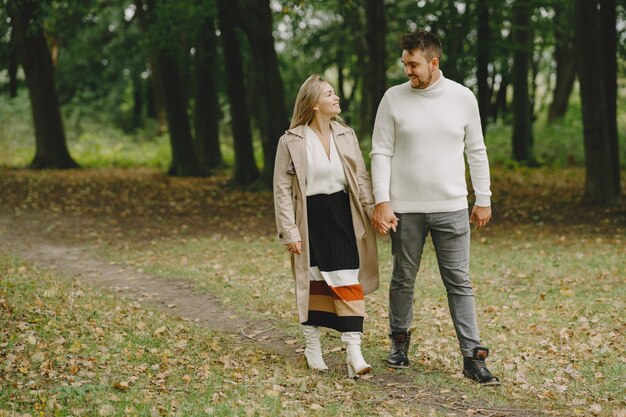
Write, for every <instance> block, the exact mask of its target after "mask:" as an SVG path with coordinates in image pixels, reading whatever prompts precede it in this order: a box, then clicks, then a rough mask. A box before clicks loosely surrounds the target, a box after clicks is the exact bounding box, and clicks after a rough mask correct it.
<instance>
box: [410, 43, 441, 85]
mask: <svg viewBox="0 0 626 417" xmlns="http://www.w3.org/2000/svg"><path fill="white" fill-rule="evenodd" d="M401 61H402V65H404V74H405V75H406V76H407V77H409V79H410V80H411V87H413V88H420V89H423V88H426V87H428V86H429V85H430V83H431V82H432V79H433V71H434V70H435V69H437V65H438V63H439V59H438V58H433V59H431V60H430V61H429V60H428V59H427V58H426V55H425V54H424V52H422V51H420V50H419V49H414V50H413V51H412V52H409V51H407V50H406V49H405V50H403V51H402V59H401Z"/></svg>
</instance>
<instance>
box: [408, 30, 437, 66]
mask: <svg viewBox="0 0 626 417" xmlns="http://www.w3.org/2000/svg"><path fill="white" fill-rule="evenodd" d="M400 46H401V47H402V49H403V50H407V51H409V52H413V50H415V49H419V50H420V51H422V52H423V53H425V54H426V56H427V58H428V59H433V58H438V59H441V41H440V40H439V38H438V37H437V35H435V34H433V33H431V32H428V31H426V30H416V31H415V32H409V33H405V34H404V35H402V37H401V38H400Z"/></svg>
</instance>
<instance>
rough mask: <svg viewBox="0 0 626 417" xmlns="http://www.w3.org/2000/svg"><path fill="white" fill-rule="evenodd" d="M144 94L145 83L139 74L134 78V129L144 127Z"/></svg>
mask: <svg viewBox="0 0 626 417" xmlns="http://www.w3.org/2000/svg"><path fill="white" fill-rule="evenodd" d="M143 94H144V93H143V82H142V80H141V77H140V76H139V74H135V76H134V77H133V127H140V126H142V125H143V108H144V97H143Z"/></svg>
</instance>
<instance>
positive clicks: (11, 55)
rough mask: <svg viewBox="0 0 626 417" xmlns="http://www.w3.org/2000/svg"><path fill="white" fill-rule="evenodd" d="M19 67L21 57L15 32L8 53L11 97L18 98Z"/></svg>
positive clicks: (12, 33)
mask: <svg viewBox="0 0 626 417" xmlns="http://www.w3.org/2000/svg"><path fill="white" fill-rule="evenodd" d="M18 65H19V57H18V55H17V45H16V42H15V31H11V40H10V41H9V52H8V65H7V70H8V73H9V74H8V75H9V97H11V98H15V97H17V87H18V84H17V69H18Z"/></svg>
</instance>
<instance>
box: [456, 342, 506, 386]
mask: <svg viewBox="0 0 626 417" xmlns="http://www.w3.org/2000/svg"><path fill="white" fill-rule="evenodd" d="M488 355H489V349H487V348H486V347H482V346H476V347H475V348H474V353H473V355H472V356H470V357H464V358H463V375H464V376H466V377H467V378H469V379H471V380H474V381H476V382H479V383H481V384H483V385H500V380H499V379H498V378H496V377H495V376H493V375H491V372H489V369H487V365H485V359H487V356H488Z"/></svg>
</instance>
